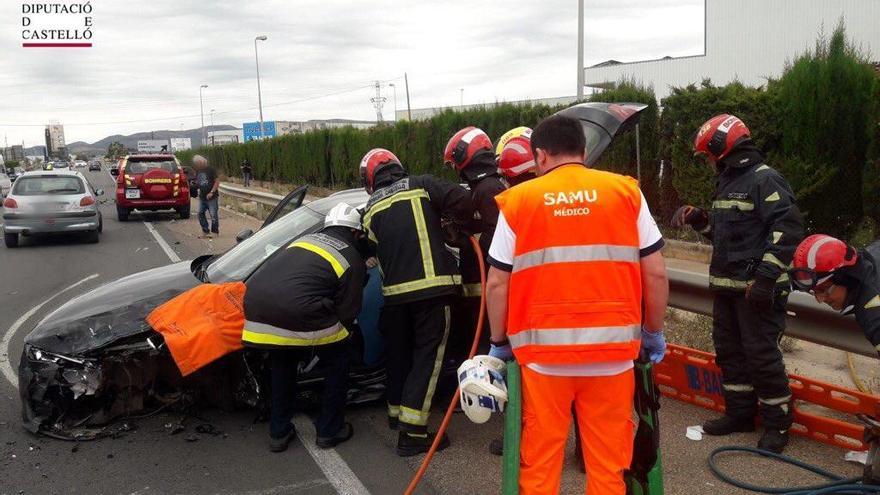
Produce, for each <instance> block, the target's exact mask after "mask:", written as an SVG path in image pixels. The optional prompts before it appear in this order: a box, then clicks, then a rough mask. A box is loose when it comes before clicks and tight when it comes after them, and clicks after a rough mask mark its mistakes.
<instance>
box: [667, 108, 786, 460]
mask: <svg viewBox="0 0 880 495" xmlns="http://www.w3.org/2000/svg"><path fill="white" fill-rule="evenodd" d="M694 152H695V154H697V155H700V156H703V157H705V158H706V159H707V160H708V161H709V163H711V164H712V166H713V167H714V169H715V172H716V179H715V193H714V195H713V200H712V208H711V209H710V210H709V211H706V210H703V209H701V208H696V207H693V206H683V207H681V208H679V209H678V211H677V212H676V213H675V215H674V216H673V219H672V224H673V226H677V227H681V226H683V225H690V226H691V227H693V228H694V229H695V230H697V231H698V232H700V233H702V234H703V235H704V236H706V237H707V238H709V239H711V240H712V247H713V251H712V260H711V263H710V266H709V285H710V286H711V288H712V289H713V291H714V293H715V299H714V303H713V323H712V340H713V343H714V345H715V352H716V355H717V357H716V362H717V363H718V366H719V367H720V368H721V374H722V393H723V395H724V401H725V406H726V407H725V412H724V415H723V416H722V417H720V418H717V419H712V420H709V421H707V422H706V423H705V424H703V430H704V431H705V432H706V433H708V434H709V435H728V434H731V433H734V432H746V431H754V430H755V421H754V418H755V413H756V412H757V409H758V407H759V405H760V414H761V420H762V423H763V425H764V434H763V435H762V436H761V439H760V440H759V442H758V448H761V449H765V450H770V451H773V452H782V450H783V449H784V448H785V446H786V445H787V444H788V429H789V427H791V424H792V410H791V389H790V388H789V386H788V376H787V375H786V373H785V363H783V361H782V351H781V350H780V349H779V339H780V338H781V337H782V334H783V331H784V330H785V304H786V302H787V300H788V290H789V278H788V273H786V270H787V269H788V266H789V264H790V263H791V260H792V256H793V255H794V250H795V247H796V246H797V244H798V242H800V240H801V239H802V238H803V232H804V228H803V219H802V217H801V213H800V211H799V210H798V208H797V206H796V205H795V203H794V194H793V193H792V191H791V187H789V185H788V183H787V182H786V180H785V178H784V177H782V175H781V174H780V173H779V172H777V171H776V170H774V169H773V168H771V167H770V166H769V165H767V164H766V163H765V162H764V156H763V155H762V154H761V152H760V151H759V150H758V148H757V147H756V146H755V145H754V143H753V142H752V139H751V136H750V133H749V130H748V128H747V127H746V125H745V124H744V123H743V122H742V121H741V120H740V119H738V118H737V117H735V116H733V115H727V114H722V115H718V116H716V117H713V118H712V119H710V120H708V121H707V122H706V123H704V124H703V125H702V127H700V130H699V132H698V133H697V135H696V137H695V138H694Z"/></svg>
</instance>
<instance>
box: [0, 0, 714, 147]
mask: <svg viewBox="0 0 880 495" xmlns="http://www.w3.org/2000/svg"><path fill="white" fill-rule="evenodd" d="M59 2H60V3H74V2H68V1H65V0H55V1H53V3H59ZM34 3H35V0H27V1H22V0H2V1H0V139H2V138H4V136H5V138H6V140H7V141H8V142H9V144H10V145H12V144H21V142H22V141H24V142H25V144H26V145H27V146H33V145H38V144H43V142H44V139H43V132H44V127H43V126H44V125H45V124H46V123H48V122H50V121H58V122H60V123H62V124H64V128H65V135H66V140H67V142H68V143H71V142H74V141H87V142H93V141H96V140H98V139H101V138H103V137H105V136H108V135H112V134H130V133H133V132H139V131H149V130H160V129H173V130H179V129H181V128H185V129H191V128H197V127H199V126H200V125H201V111H200V105H199V86H200V85H202V84H206V85H208V88H206V89H204V90H203V102H204V115H205V124H206V125H210V124H211V121H210V115H211V112H210V111H211V110H212V109H213V110H215V112H214V114H213V115H214V124H217V125H219V124H231V125H235V126H237V127H241V123H242V122H245V121H255V120H258V118H259V115H258V105H257V87H256V68H255V61H254V37H255V36H258V35H266V36H267V37H268V40H267V41H264V42H259V47H258V50H259V59H260V76H261V83H262V97H263V98H262V99H263V116H264V119H265V120H267V121H268V120H308V119H323V118H350V119H363V120H375V118H376V112H375V109H374V108H373V105H372V103H371V102H370V98H371V97H373V96H375V87H374V82H375V81H376V80H378V81H381V92H382V96H384V97H385V98H387V101H386V103H385V107H384V108H383V114H384V116H385V120H393V116H394V106H395V102H394V93H395V91H396V93H397V102H396V104H397V108H398V109H404V108H406V95H405V91H404V79H403V75H404V73H405V72H406V73H407V74H408V76H409V87H410V98H411V106H412V108H422V107H434V106H451V105H457V104H459V101H460V100H461V99H462V97H463V102H464V103H465V104H474V103H487V102H494V101H512V100H520V99H528V98H545V97H556V96H572V95H574V94H575V92H576V81H577V80H576V78H577V1H576V0H541V1H534V0H533V1H518V0H507V1H500V0H481V1H479V2H474V1H460V0H445V1H443V2H437V1H431V2H426V1H422V0H410V1H394V0H373V1H370V2H366V1H354V0H350V1H338V0H315V1H312V0H237V1H230V0H211V1H198V0H93V1H92V2H90V4H91V7H92V12H91V17H92V18H93V19H92V23H93V25H92V27H91V33H92V39H91V40H90V41H91V42H92V43H93V47H92V48H78V49H74V48H63V49H60V48H23V47H22V46H21V44H22V42H23V41H24V40H23V39H22V30H23V29H25V28H23V27H22V16H23V14H22V5H23V4H34ZM31 17H32V25H31V27H32V28H37V27H41V26H43V25H49V24H52V25H53V26H56V25H57V27H61V26H62V25H63V26H64V27H66V28H69V29H76V28H77V27H78V26H79V24H80V23H82V22H83V20H82V17H83V16H82V15H72V14H68V15H52V16H45V15H40V16H36V15H35V16H31ZM38 24H39V26H38ZM80 29H82V28H80ZM703 35H704V33H703V0H585V40H584V59H585V65H586V66H590V65H592V64H595V63H599V62H602V61H605V60H609V59H615V60H620V61H634V60H644V59H651V58H659V57H663V56H667V55H669V56H681V55H694V54H700V53H702V51H703ZM389 84H394V85H395V87H393V88H392V87H391V86H390V85H389ZM462 88H463V89H464V92H463V95H462V93H461V91H460V90H461V89H462ZM0 145H2V141H0Z"/></svg>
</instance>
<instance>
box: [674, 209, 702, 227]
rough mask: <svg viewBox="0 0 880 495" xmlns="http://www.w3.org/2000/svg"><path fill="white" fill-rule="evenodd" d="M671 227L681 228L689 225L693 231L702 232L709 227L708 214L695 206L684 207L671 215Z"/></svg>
mask: <svg viewBox="0 0 880 495" xmlns="http://www.w3.org/2000/svg"><path fill="white" fill-rule="evenodd" d="M671 223H672V226H673V227H676V228H682V227H684V226H685V225H690V226H691V227H693V228H694V230H703V229H705V228H706V226H707V225H709V213H708V212H706V210H704V209H702V208H697V207H696V206H690V205H685V206H682V207H681V208H679V209H677V210H675V214H674V215H672V222H671Z"/></svg>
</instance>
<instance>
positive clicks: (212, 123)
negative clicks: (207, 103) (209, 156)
mask: <svg viewBox="0 0 880 495" xmlns="http://www.w3.org/2000/svg"><path fill="white" fill-rule="evenodd" d="M215 132H217V130H216V129H214V109H213V108H212V109H211V146H214V133H215Z"/></svg>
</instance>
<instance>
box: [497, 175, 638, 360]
mask: <svg viewBox="0 0 880 495" xmlns="http://www.w3.org/2000/svg"><path fill="white" fill-rule="evenodd" d="M496 200H497V202H498V205H499V207H500V209H501V211H502V213H503V214H504V218H505V220H506V221H507V223H508V225H509V226H510V228H511V229H512V230H513V232H514V233H515V234H516V245H515V247H514V259H513V267H512V268H513V269H512V271H511V275H510V289H509V295H508V320H507V335H508V338H509V339H510V343H511V345H512V346H513V349H514V354H515V355H516V358H517V361H519V362H520V363H526V364H527V363H531V362H535V363H543V364H557V363H558V364H564V363H592V362H601V361H622V360H630V359H635V358H636V357H637V355H638V351H639V345H640V336H641V334H640V330H641V321H642V310H641V305H642V284H641V268H640V257H639V232H638V216H639V209H640V208H641V192H640V191H639V187H638V183H637V182H636V181H635V180H634V179H632V178H629V177H624V176H620V175H617V174H613V173H609V172H602V171H598V170H592V169H588V168H585V167H583V166H581V165H579V164H573V165H565V166H562V167H559V168H557V169H555V170H554V171H552V172H551V173H549V174H547V175H544V176H542V177H539V178H537V179H533V180H531V181H529V182H525V183H523V184H520V185H517V186H515V187H513V188H512V189H509V190H507V191H506V192H504V193H502V194H500V195H498V196H497V198H496Z"/></svg>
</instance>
